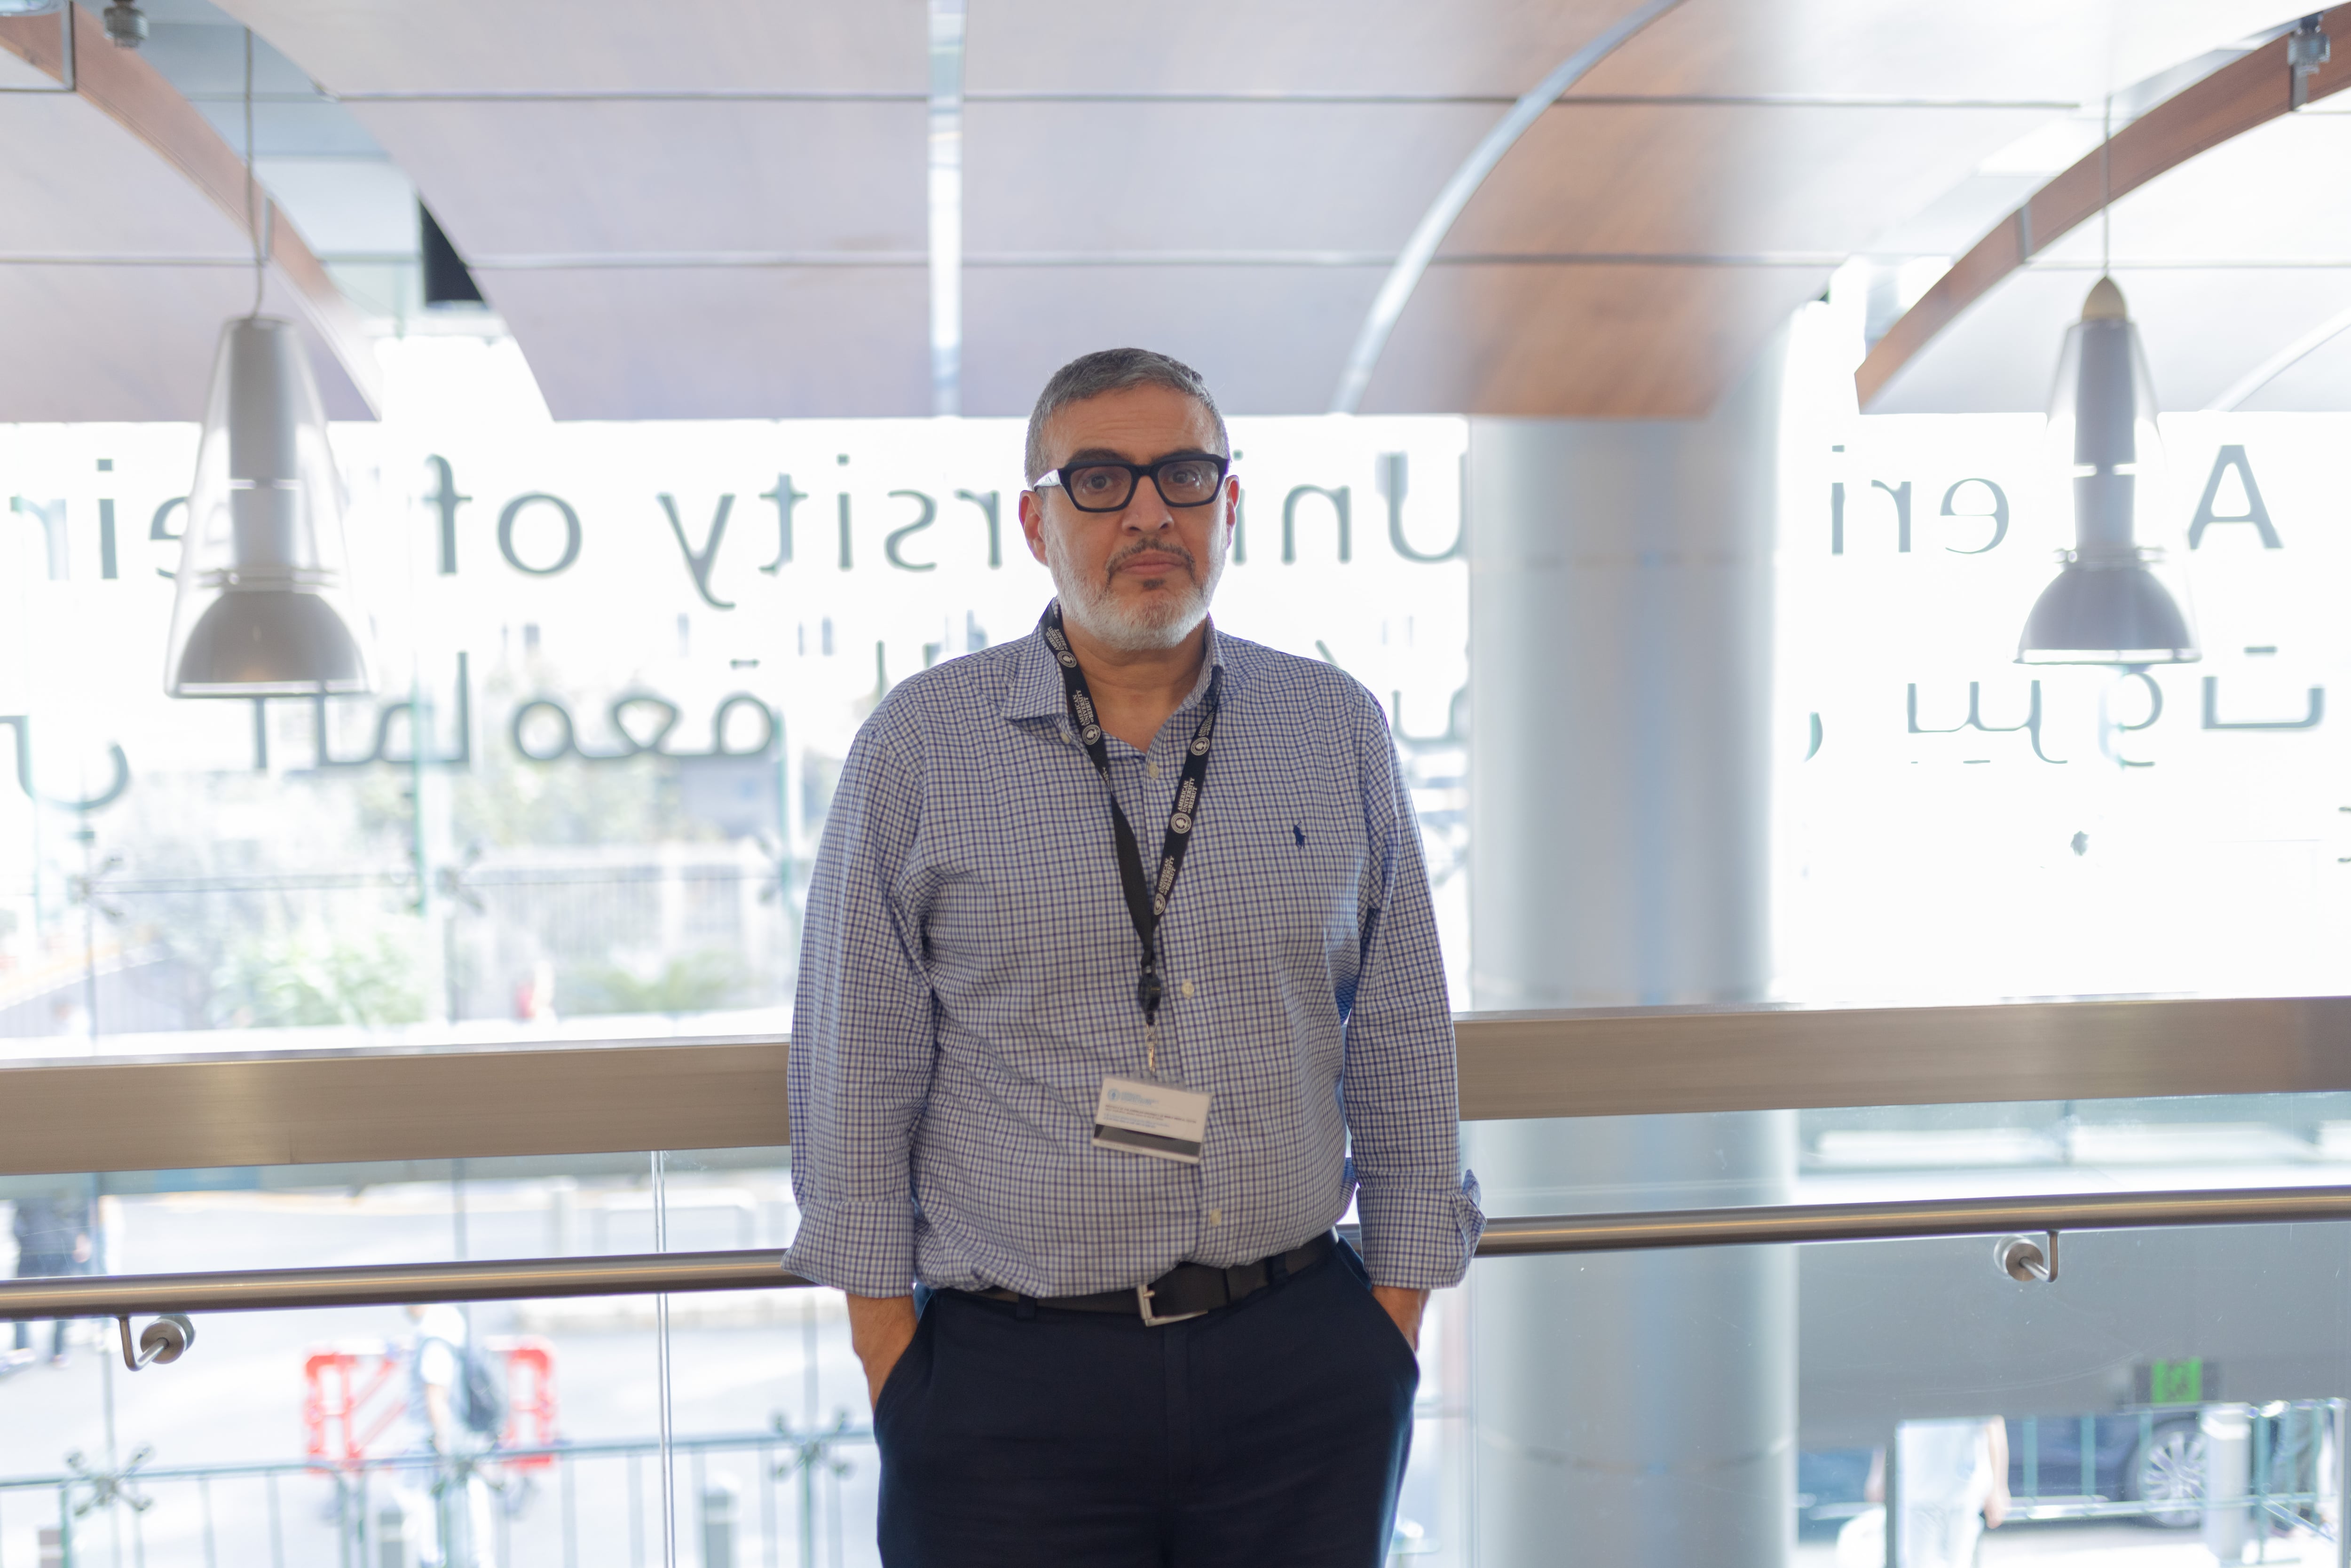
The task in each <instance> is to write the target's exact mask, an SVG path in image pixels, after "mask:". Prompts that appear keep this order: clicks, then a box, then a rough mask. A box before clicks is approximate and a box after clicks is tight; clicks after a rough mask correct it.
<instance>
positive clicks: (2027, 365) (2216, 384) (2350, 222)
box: [1870, 41, 2351, 413]
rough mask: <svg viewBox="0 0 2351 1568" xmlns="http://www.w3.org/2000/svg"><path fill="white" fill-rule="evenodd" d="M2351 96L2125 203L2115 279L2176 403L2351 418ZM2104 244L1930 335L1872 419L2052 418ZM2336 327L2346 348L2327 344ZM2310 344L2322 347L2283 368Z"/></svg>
mask: <svg viewBox="0 0 2351 1568" xmlns="http://www.w3.org/2000/svg"><path fill="white" fill-rule="evenodd" d="M2346 47H2351V41H2346ZM2346 99H2351V94H2345V95H2340V96H2337V97H2335V98H2332V99H2325V100H2322V101H2320V102H2318V103H2314V104H2313V105H2312V106H2310V107H2309V108H2308V109H2305V110H2302V111H2301V112H2300V113H2297V114H2294V115H2290V116H2288V117H2286V118H2284V119H2281V120H2271V121H2270V122H2269V123H2268V124H2266V125H2262V126H2260V127H2258V128H2256V129H2255V130H2252V131H2247V132H2246V133H2245V134H2243V135H2241V136H2239V137H2237V138H2235V139H2233V140H2231V141H2225V142H2222V143H2221V144H2220V146H2218V147H2215V148H2213V149H2212V150H2211V151H2210V152H2205V153H2203V154H2201V155H2200V156H2199V157H2196V158H2194V159H2191V160H2189V162H2185V163H2183V164H2181V165H2180V166H2179V167H2178V168H2176V169H2174V170H2172V171H2170V172H2168V173H2166V174H2163V175H2160V176H2158V178H2156V179H2155V180H2153V181H2151V182H2149V183H2147V184H2146V185H2144V186H2142V187H2141V188H2139V189H2138V190H2137V191H2134V192H2132V193H2130V194H2129V195H2127V196H2125V197H2123V198H2121V199H2120V200H2119V201H2117V202H2116V203H2115V204H2114V206H2113V208H2112V213H2111V216H2112V239H2111V246H2112V254H2113V263H2112V267H2113V272H2114V276H2115V279H2116V282H2117V283H2119V284H2120V285H2121V286H2122V288H2123V293H2124V297H2125V298H2126V299H2127V301H2128V302H2129V305H2130V310H2131V315H2132V317H2133V318H2134V319H2136V320H2137V322H2138V324H2139V335H2140V339H2141V340H2142V341H2143V342H2144V343H2145V344H2146V345H2147V361H2148V368H2149V371H2150V372H2151V374H2152V375H2153V378H2154V381H2155V392H2156V398H2157V401H2158V403H2159V404H2160V405H2161V406H2162V407H2164V408H2166V409H2173V410H2188V409H2201V408H2206V407H2215V406H2233V407H2243V408H2247V409H2313V408H2318V409H2339V408H2351V330H2346V329H2351V315H2346V312H2351V203H2346V202H2345V201H2343V200H2341V199H2340V197H2339V193H2341V192H2343V191H2346V190H2351V102H2346ZM2101 243H2102V241H2101V236H2100V232H2099V225H2097V224H2096V222H2095V221H2093V222H2091V223H2087V224H2085V225H2082V226H2080V227H2079V228H2076V229H2075V230H2074V231H2073V232H2072V233H2071V234H2068V235H2065V236H2064V238H2062V239H2060V240H2058V241H2056V242H2055V243H2053V244H2052V245H2051V246H2049V247H2048V248H2047V249H2046V250H2043V251H2042V252H2041V253H2040V254H2039V255H2038V256H2036V257H2035V258H2034V261H2033V264H2032V266H2031V267H2027V268H2026V269H2024V270H2023V271H2022V272H2021V273H2019V274H2018V275H2016V276H2014V277H2011V278H2009V279H2008V280H2007V281H2006V282H2004V283H2003V284H2002V285H2001V287H1998V288H1996V289H1995V290H1994V291H1993V292H1992V293H1991V295H1990V296H1988V297H1987V298H1984V299H1983V300H1981V301H1980V302H1979V303H1978V304H1977V305H1976V306H1975V307H1974V308H1972V309H1970V311H1968V312H1967V313H1966V314H1965V315H1963V316H1961V317H1960V318H1959V320H1958V321H1956V322H1954V323H1953V324H1952V325H1951V326H1949V327H1948V328H1946V329H1944V330H1943V331H1942V332H1941V333H1940V334H1938V336H1937V337H1936V338H1935V339H1934V340H1932V341H1930V342H1929V343H1928V345H1927V347H1926V348H1925V349H1924V350H1921V351H1920V352H1919V353H1918V354H1917V356H1916V357H1915V358H1914V359H1913V360H1912V361H1910V363H1909V364H1907V365H1906V366H1905V367H1904V368H1903V370H1902V371H1900V372H1899V373H1898V374H1897V375H1896V377H1895V379H1894V380H1893V381H1892V382H1890V383H1889V384H1888V386H1887V387H1886V391H1885V392H1883V393H1882V394H1881V395H1880V396H1879V397H1878V398H1877V399H1876V401H1875V402H1872V404H1871V405H1870V406H1871V411H1872V412H1873V413H1916V412H1942V411H1948V410H1961V411H1977V410H2010V411H2014V410H2038V409H2042V408H2045V407H2046V406H2047V404H2048V401H2049V389H2050V382H2051V380H2052V378H2053V376H2054V375H2055V373H2056V367H2057V349H2058V345H2059V342H2060V341H2061V340H2062V339H2063V337H2064V329H2065V328H2066V327H2067V326H2068V325H2070V324H2071V323H2072V322H2073V321H2074V320H2075V319H2078V318H2079V317H2080V315H2081V310H2082V300H2083V298H2084V297H2085V295H2087V294H2088V292H2089V289H2090V285H2091V284H2092V283H2093V282H2094V281H2095V279H2096V278H2097V277H2098V273H2099V268H2100V260H2099V257H2100V246H2101ZM2330 324H2331V325H2333V326H2334V327H2335V334H2334V335H2333V337H2332V338H2331V339H2327V340H2323V341H2314V340H2313V337H2314V333H2318V332H2321V331H2323V329H2325V328H2326V327H2327V326H2329V325H2330ZM2296 349H2306V350H2307V352H2305V353H2304V354H2303V355H2301V357H2299V358H2297V359H2295V360H2294V362H2292V363H2291V364H2281V363H2279V361H2281V360H2283V358H2285V357H2286V356H2288V355H2290V354H2291V353H2292V352H2293V351H2294V350H2296ZM2273 365H2274V366H2276V368H2277V371H2278V373H2277V374H2275V375H2274V376H2273V378H2271V379H2268V380H2265V381H2262V382H2260V384H2259V385H2257V386H2252V387H2250V388H2249V387H2248V384H2247V383H2248V381H2249V378H2256V377H2257V375H2258V372H2260V371H2263V370H2265V369H2268V368H2270V367H2272V366H2273Z"/></svg>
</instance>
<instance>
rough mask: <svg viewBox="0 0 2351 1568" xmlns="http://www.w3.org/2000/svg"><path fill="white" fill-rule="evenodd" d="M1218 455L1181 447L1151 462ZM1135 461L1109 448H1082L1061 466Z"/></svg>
mask: <svg viewBox="0 0 2351 1568" xmlns="http://www.w3.org/2000/svg"><path fill="white" fill-rule="evenodd" d="M1214 456H1216V454H1215V453H1213V452H1211V451H1209V450H1208V449H1207V448H1206V447H1204V446H1179V447H1177V448H1175V450H1174V451H1173V452H1163V453H1161V454H1160V455H1158V456H1156V457H1155V458H1153V459H1152V460H1151V461H1153V462H1154V463H1165V461H1167V459H1168V458H1170V457H1214ZM1133 461H1134V459H1132V458H1130V457H1129V456H1127V455H1126V454H1125V453H1123V452H1113V450H1111V449H1110V448H1109V447H1107V446H1087V447H1081V448H1080V449H1079V450H1078V451H1075V452H1072V453H1071V454H1070V455H1068V456H1067V457H1065V458H1063V459H1062V460H1061V466H1062V467H1064V468H1069V467H1074V466H1075V465H1078V464H1081V463H1130V462H1133Z"/></svg>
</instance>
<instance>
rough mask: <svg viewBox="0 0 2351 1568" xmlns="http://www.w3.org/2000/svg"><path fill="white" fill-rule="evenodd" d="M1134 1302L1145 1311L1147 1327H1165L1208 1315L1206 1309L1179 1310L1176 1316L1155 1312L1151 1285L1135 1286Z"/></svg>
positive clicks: (1144, 1316) (1144, 1318)
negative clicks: (1152, 1307) (1162, 1315)
mask: <svg viewBox="0 0 2351 1568" xmlns="http://www.w3.org/2000/svg"><path fill="white" fill-rule="evenodd" d="M1134 1304H1135V1305H1136V1307H1138V1308H1139V1309H1141V1311H1142V1312H1143V1322H1144V1326H1145V1327H1147V1328H1165V1326H1166V1325H1167V1324H1169V1323H1187V1322H1191V1321H1192V1320H1193V1319H1194V1318H1205V1317H1207V1315H1208V1314H1207V1312H1205V1311H1203V1312H1177V1313H1176V1314H1175V1316H1173V1317H1166V1318H1163V1317H1161V1316H1159V1315H1158V1314H1157V1313H1156V1312H1153V1311H1152V1310H1151V1287H1150V1286H1149V1285H1137V1286H1136V1287H1135V1288H1134Z"/></svg>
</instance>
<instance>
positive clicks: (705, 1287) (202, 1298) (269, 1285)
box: [0, 1186, 2351, 1322]
mask: <svg viewBox="0 0 2351 1568" xmlns="http://www.w3.org/2000/svg"><path fill="white" fill-rule="evenodd" d="M2321 1220H2351V1186H2288V1187H2242V1188H2233V1189H2220V1190H2206V1191H2187V1192H2120V1193H2095V1194H2064V1195H2060V1196H2055V1197H1986V1198H1938V1199H1933V1200H1928V1201H1917V1202H1890V1203H1817V1204H1813V1203H1798V1204H1778V1205H1750V1206H1748V1207H1739V1208H1685V1209H1661V1210H1657V1211H1655V1212H1651V1213H1636V1214H1566V1215H1547V1216H1542V1217H1539V1218H1504V1219H1494V1220H1489V1222H1488V1223H1487V1226H1486V1233H1485V1235H1484V1237H1483V1238H1482V1239H1480V1240H1479V1243H1478V1256H1479V1257H1480V1258H1521V1257H1530V1256H1534V1255H1539V1254H1544V1253H1555V1252H1627V1251H1640V1250H1648V1249H1658V1248H1678V1247H1740V1246H1754V1245H1761V1244H1768V1243H1777V1242H1793V1241H1896V1240H1918V1239H1928V1238H1933V1237H1945V1236H1996V1235H2000V1234H2002V1233H2005V1232H2010V1231H2047V1232H2057V1231H2077V1230H2145V1229H2156V1228H2178V1227H2189V1226H2203V1225H2290V1224H2302V1223H2309V1222H2312V1221H2321ZM811 1283H812V1281H808V1280H803V1279H801V1278H800V1277H799V1276H798V1275H796V1274H789V1273H786V1272H785V1271H784V1253H783V1252H782V1250H780V1249H776V1248H761V1249H751V1250H746V1251H726V1252H644V1253H632V1254H626V1255H621V1256H612V1257H590V1258H510V1259H499V1260H493V1261H486V1262H466V1263H457V1262H451V1263H399V1264H388V1265H362V1266H359V1267H345V1268H333V1269H254V1270H236V1271H232V1272H223V1273H210V1274H143V1275H124V1276H120V1277H117V1278H112V1279H90V1278H89V1277H87V1276H74V1275H68V1276H61V1277H58V1278H54V1279H33V1280H16V1281H5V1282H0V1322H6V1321H9V1320H11V1319H26V1318H72V1317H123V1316H129V1315H132V1314H142V1315H143V1314H146V1313H151V1312H272V1311H286V1310H288V1309H293V1308H300V1307H358V1306H377V1305H383V1304H388V1303H392V1302H402V1301H518V1300H519V1301H527V1300H538V1299H541V1298H546V1297H555V1296H630V1295H682V1294H685V1293H688V1292H693V1291H759V1290H765V1291H774V1290H792V1289H798V1288H800V1287H804V1286H808V1285H810V1284H811Z"/></svg>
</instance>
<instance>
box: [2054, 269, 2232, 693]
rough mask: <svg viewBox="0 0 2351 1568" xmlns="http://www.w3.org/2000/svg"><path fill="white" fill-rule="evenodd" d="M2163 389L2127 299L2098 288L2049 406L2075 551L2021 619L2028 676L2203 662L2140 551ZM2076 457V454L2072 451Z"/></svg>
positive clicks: (2151, 559)
mask: <svg viewBox="0 0 2351 1568" xmlns="http://www.w3.org/2000/svg"><path fill="white" fill-rule="evenodd" d="M2155 413H2156V409H2155V388H2154V382H2153V381H2152V380H2151V379H2150V378H2149V377H2148V375H2147V354H2146V351H2145V350H2144V349H2143V348H2142V347H2141V346H2140V344H2139V340H2138V329H2137V328H2136V327H2134V326H2133V325H2132V324H2131V319H2130V314H2129V311H2128V308H2126V305H2125V303H2124V301H2123V291H2122V290H2121V289H2120V288H2118V287H2116V286H2115V280H2114V279H2113V278H2111V277H2101V278H2099V279H2098V281H2097V283H2096V284H2095V286H2094V287H2092V288H2091V289H2090V297H2089V298H2088V299H2087V300H2086V301H2085V302H2084V304H2083V306H2082V319H2081V320H2079V321H2078V322H2076V323H2074V326H2073V327H2072V328H2070V329H2067V331H2066V334H2065V347H2064V352H2063V353H2062V354H2061V355H2060V356H2059V359H2058V362H2057V386H2056V390H2055V392H2054V393H2053V395H2052V397H2051V400H2050V408H2049V432H2050V441H2051V444H2052V446H2053V448H2054V449H2055V453H2056V455H2058V457H2059V460H2060V461H2061V462H2062V463H2063V464H2064V467H2065V469H2066V471H2067V474H2068V476H2070V477H2071V479H2072V490H2073V502H2074V548H2073V549H2070V550H2067V551H2065V552H2064V554H2063V555H2062V556H2061V557H2060V558H2059V559H2061V560H2062V561H2063V562H2064V565H2063V566H2062V567H2061V568H2060V570H2059V571H2058V573H2057V580H2056V581H2054V582H2053V583H2051V584H2050V585H2049V586H2048V587H2047V588H2045V589H2043V591H2042V593H2041V598H2040V599H2039V601H2037V602H2035V603H2034V605H2033V606H2032V614H2030V615H2028V616H2027V617H2026V618H2025V622H2024V635H2023V636H2022V638H2021V639H2020V640H2019V642H2018V645H2017V652H2016V657H2017V662H2018V663H2020V664H2123V665H2138V664H2189V663H2192V662H2194V661H2195V660H2196V659H2197V658H2198V657H2199V656H2200V655H2199V653H2198V650H2197V646H2196V633H2195V629H2194V628H2193V627H2192V626H2191V625H2190V624H2189V618H2188V615H2187V612H2185V611H2183V610H2182V609H2181V608H2180V604H2179V600H2178V599H2176V598H2175V597H2174V596H2173V595H2172V592H2171V591H2170V590H2169V589H2168V588H2167V587H2165V586H2164V584H2163V582H2162V580H2160V579H2159V578H2158V576H2157V574H2156V571H2155V570H2154V568H2155V567H2156V565H2157V564H2158V563H2159V562H2160V561H2161V559H2162V552H2161V551H2160V550H2157V549H2150V548H2148V547H2147V546H2145V545H2142V544H2140V543H2138V542H2137V517H2136V514H2137V501H2138V497H2139V496H2140V494H2141V493H2142V491H2147V492H2153V491H2155V490H2156V488H2157V486H2155V485H2154V484H2152V483H2149V484H2147V485H2145V486H2142V485H2141V484H2140V483H2139V481H2140V480H2141V479H2143V478H2144V479H2150V480H2151V479H2152V477H2153V476H2154V474H2155V472H2156V470H2157V467H2158V460H2159V458H2160V456H2161V450H2162V449H2161V443H2160V438H2159V437H2158V434H2157V433H2156V423H2155ZM2069 448H2070V451H2069Z"/></svg>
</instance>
